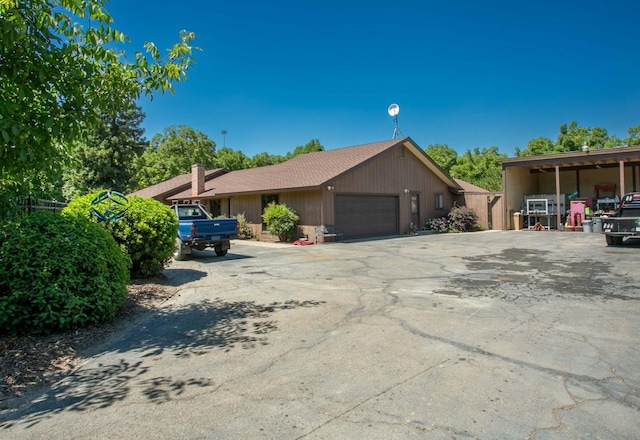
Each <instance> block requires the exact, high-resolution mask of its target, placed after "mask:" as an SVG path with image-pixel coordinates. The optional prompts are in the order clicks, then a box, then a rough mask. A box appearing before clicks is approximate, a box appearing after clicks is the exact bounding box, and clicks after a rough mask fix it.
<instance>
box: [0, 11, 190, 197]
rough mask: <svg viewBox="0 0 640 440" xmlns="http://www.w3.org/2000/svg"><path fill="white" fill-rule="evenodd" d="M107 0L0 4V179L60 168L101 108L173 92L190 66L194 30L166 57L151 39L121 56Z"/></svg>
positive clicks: (13, 180) (16, 181)
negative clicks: (129, 56)
mask: <svg viewBox="0 0 640 440" xmlns="http://www.w3.org/2000/svg"><path fill="white" fill-rule="evenodd" d="M105 3H106V0H30V1H25V0H5V1H2V2H0V20H1V23H2V25H1V26H0V176H1V177H0V179H1V180H2V181H1V182H0V183H2V184H3V185H13V186H19V185H20V184H21V183H22V182H25V181H28V180H29V179H33V178H39V177H41V176H42V175H44V176H48V175H51V174H55V173H56V172H58V171H59V170H60V169H61V168H62V166H63V164H64V162H65V161H66V159H67V158H68V157H69V153H70V151H69V149H70V147H71V145H73V144H74V142H75V141H77V140H78V139H79V138H80V137H81V135H82V133H83V132H84V131H85V130H86V129H87V128H89V127H92V126H94V125H96V124H99V123H100V117H101V115H103V114H115V113H116V112H117V111H119V110H121V109H123V108H126V107H127V106H128V105H129V103H130V102H131V101H132V100H133V99H137V98H139V97H140V96H142V95H146V96H153V93H155V92H158V91H160V92H163V93H164V92H165V91H171V92H173V83H174V82H179V81H181V80H184V79H186V72H187V71H188V70H189V69H190V68H191V66H192V64H193V58H192V52H193V50H194V49H196V48H193V47H191V46H190V42H191V41H192V40H193V38H194V34H193V33H191V32H187V31H181V32H180V41H179V42H178V43H177V44H175V45H174V46H173V47H172V48H171V50H170V51H169V52H168V54H167V55H166V56H164V57H162V56H161V55H160V51H159V50H158V48H157V47H156V46H155V45H154V44H153V43H145V45H144V48H145V50H146V53H143V52H136V53H135V55H134V60H133V61H129V60H127V59H126V57H125V53H124V50H122V49H121V47H122V45H124V44H125V43H129V42H130V41H129V39H128V38H127V37H126V36H125V35H124V34H123V33H122V32H120V31H118V30H117V29H115V28H114V27H112V25H113V19H112V17H111V16H110V15H109V12H108V11H107V9H106V8H105Z"/></svg>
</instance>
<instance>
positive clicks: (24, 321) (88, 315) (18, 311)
mask: <svg viewBox="0 0 640 440" xmlns="http://www.w3.org/2000/svg"><path fill="white" fill-rule="evenodd" d="M128 281H129V273H128V271H127V258H126V256H125V255H124V254H123V253H122V251H121V250H120V248H119V247H118V245H117V244H116V242H115V240H114V239H113V237H111V235H110V234H109V233H108V232H107V231H105V230H104V229H103V228H100V227H99V226H97V225H95V224H93V223H90V222H88V221H86V220H85V219H75V218H67V217H63V216H61V215H56V214H53V213H49V212H39V213H35V214H32V215H29V216H25V217H23V218H18V219H15V220H10V221H6V222H4V223H1V224H0V331H1V332H8V333H40V334H42V333H52V332H56V331H61V330H66V329H70V328H76V327H81V326H85V325H87V324H93V323H98V322H101V321H104V320H106V319H109V318H112V317H113V316H114V315H115V313H116V311H117V310H118V308H119V307H120V306H121V305H122V303H123V302H124V301H125V299H126V297H127V290H126V288H127V283H128Z"/></svg>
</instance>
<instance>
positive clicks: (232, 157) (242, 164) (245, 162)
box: [215, 147, 251, 171]
mask: <svg viewBox="0 0 640 440" xmlns="http://www.w3.org/2000/svg"><path fill="white" fill-rule="evenodd" d="M215 166H216V168H226V169H228V170H229V171H234V170H244V169H245V168H251V159H249V158H248V157H247V156H245V154H244V153H243V152H242V151H235V150H232V149H231V148H229V147H223V148H220V149H219V150H218V151H217V152H216V164H215Z"/></svg>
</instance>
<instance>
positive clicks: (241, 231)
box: [236, 213, 253, 240]
mask: <svg viewBox="0 0 640 440" xmlns="http://www.w3.org/2000/svg"><path fill="white" fill-rule="evenodd" d="M236 220H238V238H239V239H241V240H251V239H252V238H253V231H252V230H251V223H250V222H248V221H247V217H246V216H245V215H244V213H242V214H238V215H236Z"/></svg>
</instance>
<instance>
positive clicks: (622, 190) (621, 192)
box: [620, 160, 626, 200]
mask: <svg viewBox="0 0 640 440" xmlns="http://www.w3.org/2000/svg"><path fill="white" fill-rule="evenodd" d="M625 193H626V191H625V189H624V160H621V161H620V199H621V200H622V196H624V194H625Z"/></svg>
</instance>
